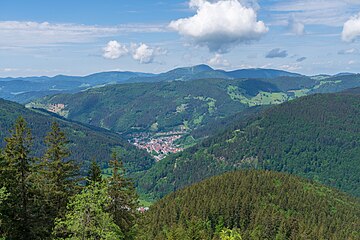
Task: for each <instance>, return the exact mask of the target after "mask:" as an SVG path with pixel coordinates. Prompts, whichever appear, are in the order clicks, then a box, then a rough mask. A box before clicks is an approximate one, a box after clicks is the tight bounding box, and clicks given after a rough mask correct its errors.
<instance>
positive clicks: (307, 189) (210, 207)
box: [140, 170, 360, 239]
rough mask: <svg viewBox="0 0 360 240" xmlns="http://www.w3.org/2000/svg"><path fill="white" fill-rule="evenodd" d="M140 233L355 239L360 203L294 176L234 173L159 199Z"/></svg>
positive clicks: (152, 236) (163, 236) (145, 236)
mask: <svg viewBox="0 0 360 240" xmlns="http://www.w3.org/2000/svg"><path fill="white" fill-rule="evenodd" d="M140 229H143V237H142V238H140V239H219V238H220V239H357V238H358V237H359V232H360V202H359V201H358V200H357V199H353V198H351V197H349V196H347V195H345V194H343V193H340V192H338V191H336V190H333V189H330V188H327V187H325V186H322V185H320V184H317V183H314V182H310V181H308V180H304V179H301V178H299V177H295V176H292V175H288V174H283V173H276V172H269V171H254V170H251V171H236V172H231V173H227V174H224V175H221V176H216V177H212V178H210V179H207V180H205V181H203V182H200V183H197V184H194V185H192V186H190V187H187V188H184V189H182V190H179V191H177V192H175V193H171V194H169V195H168V196H166V197H165V198H163V199H161V200H159V201H158V202H157V203H155V204H154V205H153V206H152V207H151V208H150V210H149V211H148V212H147V213H145V216H144V218H143V219H142V220H141V223H140ZM229 229H232V230H229ZM189 232H192V236H199V235H197V234H204V233H205V235H202V236H203V237H199V238H187V237H186V234H188V233H189ZM169 236H171V238H170V237H169ZM178 236H185V237H183V238H179V237H178ZM204 236H206V237H204Z"/></svg>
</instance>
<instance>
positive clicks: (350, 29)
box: [341, 13, 360, 42]
mask: <svg viewBox="0 0 360 240" xmlns="http://www.w3.org/2000/svg"><path fill="white" fill-rule="evenodd" d="M359 36H360V13H359V14H358V15H356V16H354V17H351V18H350V19H349V20H348V21H346V22H345V23H344V27H343V31H342V34H341V38H342V40H343V41H345V42H352V41H354V40H355V39H356V38H357V37H359Z"/></svg>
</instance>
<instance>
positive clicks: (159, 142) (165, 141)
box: [129, 131, 185, 161]
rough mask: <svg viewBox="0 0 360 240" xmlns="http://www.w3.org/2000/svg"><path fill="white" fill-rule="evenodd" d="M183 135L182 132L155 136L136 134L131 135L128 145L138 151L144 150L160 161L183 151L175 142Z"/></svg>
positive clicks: (163, 133) (162, 133)
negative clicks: (133, 146)
mask: <svg viewBox="0 0 360 240" xmlns="http://www.w3.org/2000/svg"><path fill="white" fill-rule="evenodd" d="M184 134H185V132H184V131H170V132H161V133H156V134H150V133H136V134H133V135H131V139H130V140H129V142H130V143H132V144H133V145H135V146H136V147H138V148H140V149H145V150H146V151H147V152H149V153H150V154H151V155H153V156H154V158H155V160H156V161H160V160H162V159H163V158H165V157H166V156H167V155H169V154H171V153H177V152H181V151H183V150H184V149H183V148H182V147H180V146H179V145H178V144H176V141H177V140H178V139H180V138H181V137H182V136H183V135H184Z"/></svg>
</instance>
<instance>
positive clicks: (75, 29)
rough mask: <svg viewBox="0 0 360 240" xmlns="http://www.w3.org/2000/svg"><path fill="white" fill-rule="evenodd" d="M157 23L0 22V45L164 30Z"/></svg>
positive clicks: (18, 45) (40, 42) (43, 43)
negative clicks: (107, 25) (106, 24)
mask: <svg viewBox="0 0 360 240" xmlns="http://www.w3.org/2000/svg"><path fill="white" fill-rule="evenodd" d="M163 31H165V28H164V27H162V26H160V25H159V26H156V25H145V24H139V25H118V26H110V27H106V26H97V25H81V24H71V23H65V24H63V23H61V24H60V23H48V22H23V21H0V45H2V46H3V47H4V46H6V47H13V46H14V47H24V46H25V47H28V46H43V45H50V44H62V43H83V42H91V41H94V40H96V39H98V38H103V37H111V36H115V35H118V34H121V33H125V32H163Z"/></svg>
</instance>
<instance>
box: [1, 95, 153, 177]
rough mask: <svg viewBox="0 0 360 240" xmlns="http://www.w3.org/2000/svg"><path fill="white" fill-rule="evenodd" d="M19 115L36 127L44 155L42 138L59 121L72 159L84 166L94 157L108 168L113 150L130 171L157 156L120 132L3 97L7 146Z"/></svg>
mask: <svg viewBox="0 0 360 240" xmlns="http://www.w3.org/2000/svg"><path fill="white" fill-rule="evenodd" d="M19 116H22V117H24V118H25V120H26V121H27V122H28V124H29V127H30V128H31V130H32V134H33V136H34V144H33V147H32V149H33V151H34V152H35V154H36V155H37V156H39V155H41V154H42V152H43V150H44V148H45V144H44V142H42V139H43V138H44V136H45V135H46V133H47V132H48V131H49V130H50V126H51V123H52V122H53V121H56V122H58V123H59V125H60V127H61V128H62V129H63V130H64V131H65V133H66V134H67V137H68V138H69V140H70V144H69V148H70V150H71V152H72V154H71V159H73V160H75V161H76V162H78V163H80V165H82V167H84V168H87V166H88V165H89V162H90V161H92V160H93V159H95V160H97V161H98V162H99V163H101V165H102V167H103V168H107V166H108V159H109V157H110V154H111V152H112V150H117V151H119V153H120V155H121V157H122V158H123V159H124V162H125V166H126V168H127V170H128V171H129V172H130V173H132V172H135V171H142V170H145V169H148V168H149V167H150V166H151V165H152V164H153V161H154V160H153V159H152V158H151V156H150V155H149V154H147V152H146V151H143V150H140V149H137V148H136V147H134V146H132V145H131V144H129V143H128V142H127V141H126V140H124V139H122V138H121V137H120V136H119V135H118V134H115V133H112V132H110V131H107V130H105V129H100V128H96V127H93V126H85V125H83V124H81V123H77V122H72V121H69V120H66V119H63V118H59V117H58V116H56V115H55V114H52V115H51V114H50V113H46V112H35V111H32V110H29V109H27V108H25V107H24V106H22V105H20V104H17V103H13V102H10V101H6V100H2V99H0V129H1V131H0V139H1V141H0V147H3V146H4V144H5V142H4V141H3V139H4V137H7V136H8V135H9V129H12V127H13V125H14V123H15V121H16V119H17V118H18V117H19Z"/></svg>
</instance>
